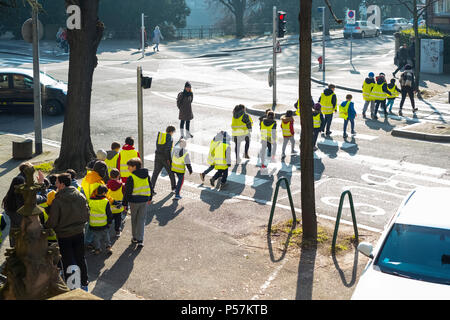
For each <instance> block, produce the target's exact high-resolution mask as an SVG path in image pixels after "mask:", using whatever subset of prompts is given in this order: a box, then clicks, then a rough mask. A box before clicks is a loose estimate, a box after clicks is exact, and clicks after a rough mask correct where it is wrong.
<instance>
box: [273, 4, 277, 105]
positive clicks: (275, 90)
mask: <svg viewBox="0 0 450 320" xmlns="http://www.w3.org/2000/svg"><path fill="white" fill-rule="evenodd" d="M276 46H277V7H276V6H274V7H273V48H272V55H273V102H272V105H273V107H275V106H276V105H277V54H276Z"/></svg>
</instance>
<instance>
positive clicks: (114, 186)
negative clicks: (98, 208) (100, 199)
mask: <svg viewBox="0 0 450 320" xmlns="http://www.w3.org/2000/svg"><path fill="white" fill-rule="evenodd" d="M124 185H125V184H124V183H122V180H121V179H120V172H119V170H117V169H116V168H113V169H112V170H111V172H110V179H109V181H108V184H107V187H108V194H107V195H108V196H109V197H111V198H112V199H113V200H114V202H113V204H112V205H111V213H112V220H113V221H114V230H115V231H116V237H120V235H121V226H122V220H123V219H124V218H125V217H122V214H123V212H124V207H123V206H122V200H123V191H124V188H123V186H124ZM125 216H126V212H125ZM111 231H112V230H111Z"/></svg>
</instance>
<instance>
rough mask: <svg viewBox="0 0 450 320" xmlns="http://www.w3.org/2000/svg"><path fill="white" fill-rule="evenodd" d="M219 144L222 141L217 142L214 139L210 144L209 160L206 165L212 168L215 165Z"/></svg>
mask: <svg viewBox="0 0 450 320" xmlns="http://www.w3.org/2000/svg"><path fill="white" fill-rule="evenodd" d="M219 143H220V141H215V140H214V139H213V140H212V141H211V142H210V144H209V152H208V159H206V163H207V164H208V165H210V166H212V165H214V150H215V149H216V147H217V145H218V144H219Z"/></svg>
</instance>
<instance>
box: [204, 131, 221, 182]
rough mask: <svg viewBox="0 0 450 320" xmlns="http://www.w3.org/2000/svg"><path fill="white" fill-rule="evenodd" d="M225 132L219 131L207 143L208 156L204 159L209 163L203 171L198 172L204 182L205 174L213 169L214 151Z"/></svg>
mask: <svg viewBox="0 0 450 320" xmlns="http://www.w3.org/2000/svg"><path fill="white" fill-rule="evenodd" d="M225 134H226V132H225V131H219V132H218V133H217V134H216V136H215V137H214V138H213V139H212V140H211V142H210V143H209V152H208V158H207V160H206V163H207V164H208V165H209V167H208V168H207V169H206V170H205V171H203V172H202V173H200V179H201V180H202V182H205V176H206V175H207V174H208V173H210V172H211V171H213V170H214V152H215V149H216V147H217V145H218V144H220V143H222V141H223V138H224V136H225Z"/></svg>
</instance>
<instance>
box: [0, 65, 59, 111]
mask: <svg viewBox="0 0 450 320" xmlns="http://www.w3.org/2000/svg"><path fill="white" fill-rule="evenodd" d="M39 78H40V82H41V104H42V111H43V113H44V114H47V115H51V116H54V115H59V114H62V113H63V112H64V108H65V106H66V98H67V83H65V82H63V81H59V80H56V79H54V78H52V77H51V76H49V75H48V74H46V73H44V72H42V71H41V73H40V77H39ZM33 107H34V95H33V70H32V69H21V68H7V69H2V68H0V110H7V111H25V110H33Z"/></svg>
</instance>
